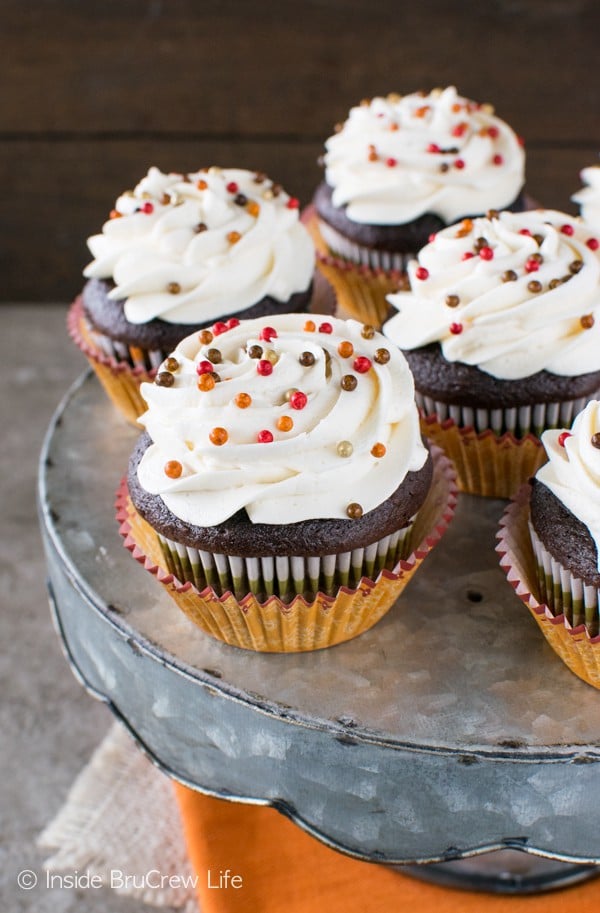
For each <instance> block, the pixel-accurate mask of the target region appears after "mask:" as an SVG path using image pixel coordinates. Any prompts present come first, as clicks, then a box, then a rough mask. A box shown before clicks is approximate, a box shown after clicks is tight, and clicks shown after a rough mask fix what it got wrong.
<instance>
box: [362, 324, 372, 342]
mask: <svg viewBox="0 0 600 913" xmlns="http://www.w3.org/2000/svg"><path fill="white" fill-rule="evenodd" d="M360 335H361V336H362V338H363V339H373V336H374V335H375V327H372V326H371V324H370V323H364V324H363V328H362V330H361V331H360Z"/></svg>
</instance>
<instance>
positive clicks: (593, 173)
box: [571, 165, 600, 232]
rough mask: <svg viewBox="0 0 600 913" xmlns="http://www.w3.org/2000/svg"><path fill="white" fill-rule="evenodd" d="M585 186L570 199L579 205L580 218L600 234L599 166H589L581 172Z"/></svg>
mask: <svg viewBox="0 0 600 913" xmlns="http://www.w3.org/2000/svg"><path fill="white" fill-rule="evenodd" d="M581 180H582V181H583V183H584V184H585V186H584V187H583V188H582V189H581V190H578V191H577V193H575V194H573V196H572V197H571V199H572V200H573V202H574V203H578V204H579V210H580V212H581V218H582V219H583V221H584V222H586V223H587V224H588V225H589V227H590V228H591V229H592V230H593V231H598V232H600V165H590V167H589V168H584V169H583V171H582V172H581Z"/></svg>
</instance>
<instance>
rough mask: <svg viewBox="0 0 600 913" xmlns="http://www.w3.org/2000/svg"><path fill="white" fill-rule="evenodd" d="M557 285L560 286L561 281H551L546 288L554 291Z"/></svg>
mask: <svg viewBox="0 0 600 913" xmlns="http://www.w3.org/2000/svg"><path fill="white" fill-rule="evenodd" d="M559 285H562V279H551V280H550V282H549V283H548V288H551V289H555V288H558V286H559Z"/></svg>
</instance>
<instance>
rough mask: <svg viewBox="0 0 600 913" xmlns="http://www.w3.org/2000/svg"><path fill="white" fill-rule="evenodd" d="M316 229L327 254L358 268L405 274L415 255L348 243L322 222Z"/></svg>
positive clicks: (342, 236) (319, 220)
mask: <svg viewBox="0 0 600 913" xmlns="http://www.w3.org/2000/svg"><path fill="white" fill-rule="evenodd" d="M317 222H318V229H319V232H320V234H321V237H322V238H323V241H324V242H325V244H326V245H327V247H328V249H329V252H330V253H331V254H333V255H335V256H337V257H342V258H343V259H344V260H351V261H352V262H353V263H357V264H358V265H359V266H369V267H370V268H371V269H375V270H385V271H386V272H389V271H390V270H395V271H396V272H400V273H403V272H406V267H407V266H408V263H409V261H410V260H414V258H415V254H414V253H410V254H397V253H392V252H391V251H387V250H374V249H373V248H370V247H363V246H362V245H360V244H356V243H355V242H354V241H349V240H348V238H345V237H344V235H341V234H340V233H339V231H336V230H335V228H332V227H331V225H328V224H327V222H323V221H322V220H321V219H318V220H317Z"/></svg>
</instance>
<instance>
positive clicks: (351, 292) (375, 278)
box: [303, 207, 408, 329]
mask: <svg viewBox="0 0 600 913" xmlns="http://www.w3.org/2000/svg"><path fill="white" fill-rule="evenodd" d="M303 221H304V223H305V225H306V227H307V229H308V231H309V232H310V234H311V236H312V239H313V241H314V243H315V247H316V249H317V266H318V268H319V271H320V272H321V274H322V275H323V276H324V277H325V278H326V279H327V281H328V282H329V284H330V285H331V286H332V287H333V289H334V291H335V294H336V298H337V302H338V306H339V309H340V311H342V312H343V313H344V315H348V316H349V317H354V318H355V319H356V320H362V321H363V322H364V323H369V324H371V325H372V326H374V327H376V328H378V329H379V328H380V327H381V324H382V323H383V322H384V321H385V319H386V318H387V315H388V312H389V309H390V306H389V304H388V302H387V300H386V296H387V295H390V294H391V293H392V292H397V291H398V290H399V289H401V288H405V287H406V283H407V281H408V280H407V276H406V272H404V267H403V266H401V267H399V268H396V269H395V268H389V269H386V268H383V267H381V266H377V265H372V264H371V263H370V262H363V261H361V260H360V258H359V259H357V260H356V261H355V262H353V261H352V259H351V258H348V259H344V257H343V256H335V255H334V254H333V253H332V251H331V249H330V248H329V246H328V244H327V243H326V241H325V239H324V237H323V235H322V234H321V228H320V225H321V224H322V223H319V220H318V219H317V216H316V214H315V212H314V209H313V208H311V207H309V209H308V210H307V212H306V214H305V217H304V218H303ZM364 250H365V251H366V250H367V248H364ZM365 257H366V255H365ZM363 259H365V258H364V257H363ZM398 262H399V261H398Z"/></svg>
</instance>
